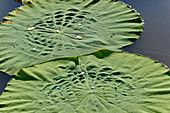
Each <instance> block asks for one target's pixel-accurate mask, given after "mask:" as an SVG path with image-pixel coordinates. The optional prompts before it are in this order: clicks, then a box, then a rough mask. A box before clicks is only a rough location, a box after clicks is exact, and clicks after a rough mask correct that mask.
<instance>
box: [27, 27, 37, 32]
mask: <svg viewBox="0 0 170 113" xmlns="http://www.w3.org/2000/svg"><path fill="white" fill-rule="evenodd" d="M34 29H35V27H28V28H27V30H28V31H32V30H34Z"/></svg>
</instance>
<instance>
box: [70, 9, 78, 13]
mask: <svg viewBox="0 0 170 113" xmlns="http://www.w3.org/2000/svg"><path fill="white" fill-rule="evenodd" d="M68 11H73V12H78V11H79V10H78V9H68Z"/></svg>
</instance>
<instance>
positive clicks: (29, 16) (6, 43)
mask: <svg viewBox="0 0 170 113" xmlns="http://www.w3.org/2000/svg"><path fill="white" fill-rule="evenodd" d="M5 19H6V20H7V21H6V22H5V23H0V61H1V63H0V70H1V71H4V72H6V73H8V74H16V73H17V71H18V70H19V69H20V68H21V67H26V66H28V65H32V64H34V63H39V62H42V61H46V60H49V59H52V58H57V57H64V56H76V55H82V54H87V53H90V52H93V51H96V50H98V49H111V50H121V48H122V47H124V46H127V45H129V44H132V43H133V42H134V41H135V40H136V39H137V38H138V37H139V35H140V33H141V32H142V30H143V22H142V19H141V17H140V16H139V15H138V13H136V12H135V10H133V9H131V8H130V7H129V6H128V5H126V4H123V3H122V2H113V1H112V0H37V1H34V2H28V3H25V4H24V6H22V7H20V8H18V9H16V10H15V11H13V12H12V13H9V14H8V15H7V16H6V17H5Z"/></svg>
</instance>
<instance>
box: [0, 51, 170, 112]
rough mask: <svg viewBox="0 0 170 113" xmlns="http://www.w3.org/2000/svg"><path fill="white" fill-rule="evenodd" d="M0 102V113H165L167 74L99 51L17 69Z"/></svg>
mask: <svg viewBox="0 0 170 113" xmlns="http://www.w3.org/2000/svg"><path fill="white" fill-rule="evenodd" d="M0 100H1V102H0V112H1V113H8V112H10V113H22V112H23V113H27V112H28V113H30V112H31V113H155V112H159V113H169V111H170V104H169V103H170V76H169V69H167V68H166V67H164V65H163V64H161V63H158V62H157V61H155V60H152V59H150V58H147V57H143V56H140V55H137V54H130V53H124V52H114V51H110V50H100V51H96V52H94V53H91V54H88V55H83V56H78V57H64V58H57V59H53V60H50V61H46V62H43V63H39V64H35V65H32V66H29V67H26V68H22V69H21V70H20V71H19V72H18V75H17V77H16V79H15V80H12V81H10V83H9V84H8V86H7V88H6V89H5V92H4V93H3V94H2V95H1V97H0Z"/></svg>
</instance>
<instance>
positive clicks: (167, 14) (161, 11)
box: [121, 0, 170, 67]
mask: <svg viewBox="0 0 170 113" xmlns="http://www.w3.org/2000/svg"><path fill="white" fill-rule="evenodd" d="M121 1H123V2H124V3H127V4H129V5H131V6H132V7H133V8H135V9H136V10H137V11H138V12H139V13H140V14H141V16H142V18H143V19H144V21H145V25H144V26H145V27H144V32H143V34H142V36H141V37H140V38H139V40H137V41H136V42H135V43H134V44H133V45H131V46H129V47H126V48H125V49H124V50H125V51H129V52H132V53H133V52H135V53H139V54H142V55H145V56H149V57H151V58H154V59H156V60H158V61H161V62H163V63H164V64H165V65H167V66H169V67H170V44H169V43H170V22H169V20H170V0H145V1H144V0H135V1H134V0H121Z"/></svg>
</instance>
